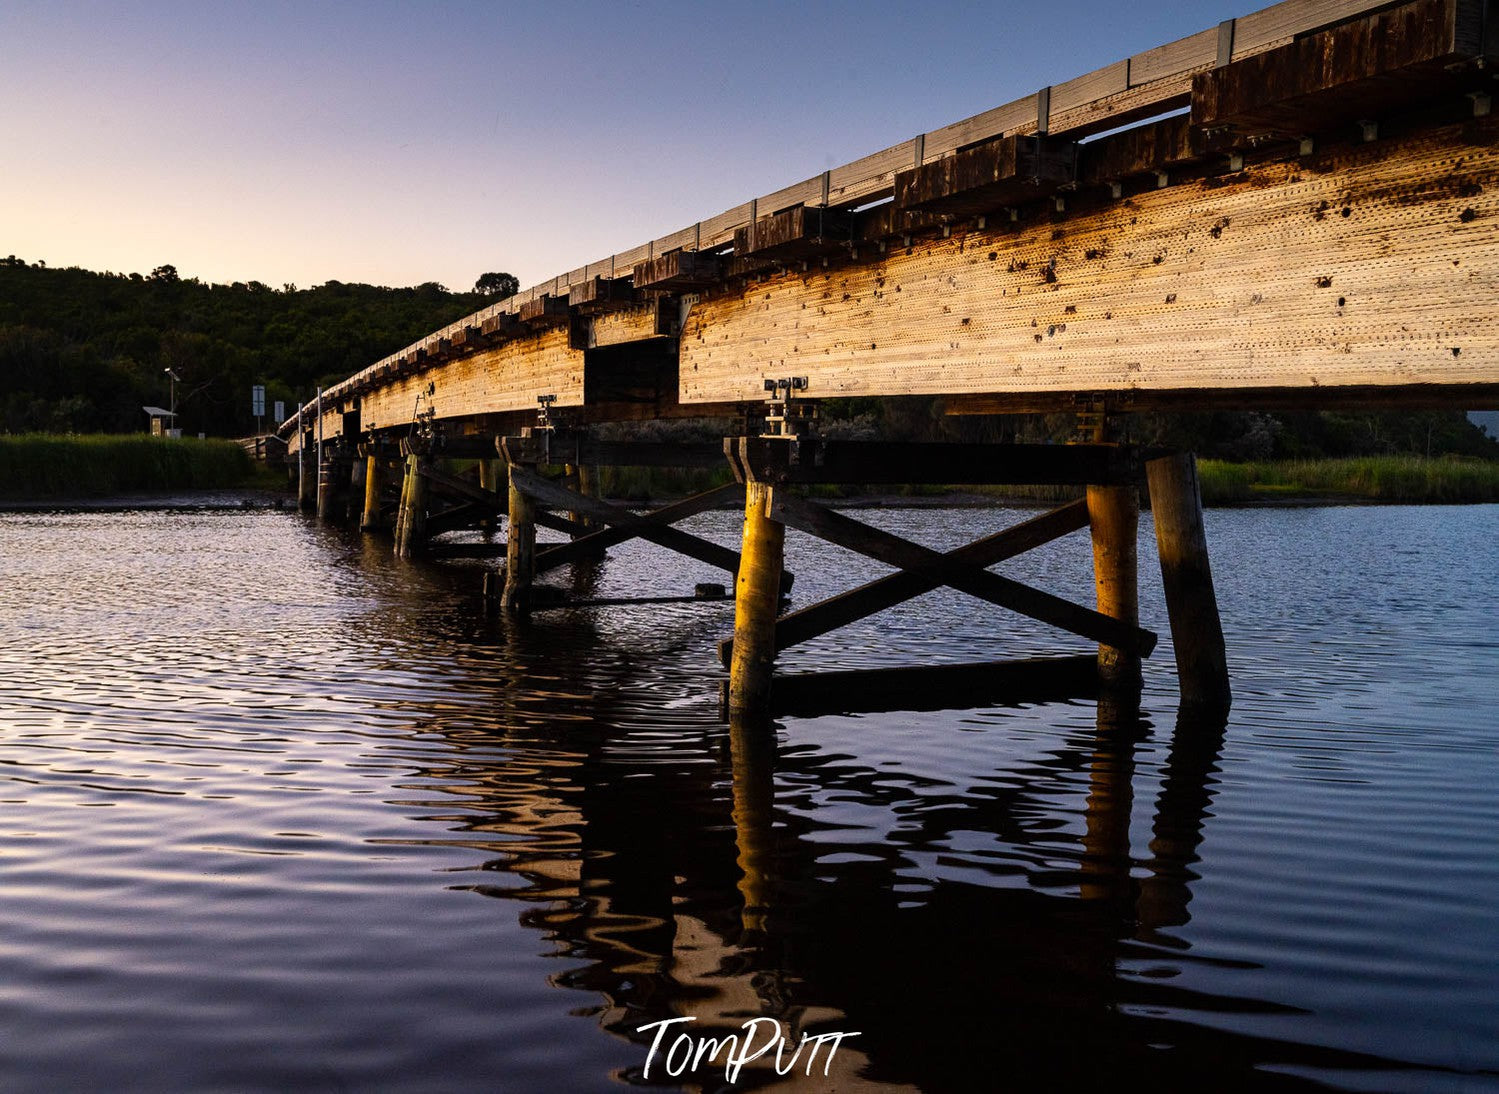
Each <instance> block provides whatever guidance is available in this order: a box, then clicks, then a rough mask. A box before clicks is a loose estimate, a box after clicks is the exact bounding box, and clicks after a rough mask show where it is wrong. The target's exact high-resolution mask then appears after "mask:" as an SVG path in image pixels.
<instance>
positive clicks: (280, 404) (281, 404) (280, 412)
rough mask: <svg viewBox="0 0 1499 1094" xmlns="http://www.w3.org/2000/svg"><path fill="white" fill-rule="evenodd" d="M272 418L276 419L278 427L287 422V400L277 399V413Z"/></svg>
mask: <svg viewBox="0 0 1499 1094" xmlns="http://www.w3.org/2000/svg"><path fill="white" fill-rule="evenodd" d="M272 417H274V418H275V419H276V424H277V425H280V424H281V423H282V422H284V421H286V400H285V399H277V400H276V413H275V414H274V415H272Z"/></svg>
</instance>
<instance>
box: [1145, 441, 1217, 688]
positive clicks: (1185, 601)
mask: <svg viewBox="0 0 1499 1094" xmlns="http://www.w3.org/2000/svg"><path fill="white" fill-rule="evenodd" d="M1145 474H1146V478H1147V481H1148V483H1149V486H1150V507H1151V510H1152V512H1153V513H1154V516H1155V536H1156V548H1157V550H1158V552H1159V553H1160V556H1161V582H1162V584H1163V585H1164V587H1165V592H1166V613H1167V615H1168V616H1169V617H1170V620H1171V642H1172V645H1173V646H1174V647H1175V648H1176V670H1177V676H1178V677H1179V680H1180V686H1181V699H1182V707H1183V708H1184V709H1185V708H1192V709H1194V710H1200V711H1227V710H1228V708H1229V704H1230V702H1231V701H1232V697H1231V694H1230V690H1229V683H1228V655H1227V651H1226V650H1225V648H1224V643H1223V624H1222V623H1221V621H1220V620H1219V618H1218V598H1217V596H1216V594H1215V593H1214V591H1213V573H1212V570H1211V568H1210V567H1209V565H1208V544H1207V534H1206V532H1205V531H1204V529H1203V523H1202V494H1201V492H1200V490H1199V489H1198V485H1197V460H1196V458H1195V457H1194V456H1193V455H1192V454H1191V453H1190V452H1187V453H1179V454H1176V455H1172V456H1163V457H1161V458H1159V459H1154V460H1151V461H1150V462H1149V463H1147V464H1146V465H1145Z"/></svg>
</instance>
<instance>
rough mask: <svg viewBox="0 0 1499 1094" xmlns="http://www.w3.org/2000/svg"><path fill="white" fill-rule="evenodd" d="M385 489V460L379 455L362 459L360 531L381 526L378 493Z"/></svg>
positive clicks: (370, 530) (372, 529)
mask: <svg viewBox="0 0 1499 1094" xmlns="http://www.w3.org/2000/svg"><path fill="white" fill-rule="evenodd" d="M384 489H385V461H384V460H382V459H381V458H380V457H379V456H366V457H365V459H364V513H363V515H362V516H360V518H359V528H360V531H364V532H373V531H376V530H377V529H379V528H380V527H381V522H380V494H381V492H382V491H383V490H384Z"/></svg>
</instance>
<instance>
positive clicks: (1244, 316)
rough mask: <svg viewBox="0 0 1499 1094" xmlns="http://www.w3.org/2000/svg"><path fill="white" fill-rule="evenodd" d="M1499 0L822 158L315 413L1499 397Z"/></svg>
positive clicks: (352, 386) (604, 412) (374, 416)
mask: <svg viewBox="0 0 1499 1094" xmlns="http://www.w3.org/2000/svg"><path fill="white" fill-rule="evenodd" d="M1287 6H1288V5H1281V7H1287ZM1303 6H1304V7H1305V6H1307V5H1303ZM1342 6H1344V7H1348V6H1349V5H1347V4H1345V5H1342ZM1494 7H1495V5H1493V4H1490V3H1486V2H1475V0H1417V2H1415V3H1408V4H1404V5H1397V6H1393V7H1385V8H1382V9H1380V10H1378V11H1376V12H1375V13H1374V14H1373V15H1368V14H1364V15H1363V17H1361V18H1356V19H1352V20H1351V21H1349V22H1346V23H1342V24H1338V25H1335V26H1332V27H1329V28H1326V29H1319V30H1317V31H1316V32H1314V33H1307V34H1302V35H1300V36H1298V37H1296V38H1294V39H1293V40H1292V41H1289V42H1287V43H1286V44H1284V45H1282V46H1280V47H1278V48H1275V49H1269V50H1267V51H1265V52H1260V53H1257V54H1255V55H1253V56H1248V57H1246V58H1245V59H1243V60H1235V61H1233V62H1232V63H1228V64H1221V63H1220V64H1218V65H1216V66H1211V65H1207V66H1202V68H1201V69H1200V70H1193V71H1192V72H1191V73H1190V74H1189V77H1188V82H1186V83H1184V84H1182V85H1181V87H1182V89H1183V90H1182V91H1181V93H1179V94H1172V95H1168V94H1165V93H1164V92H1162V93H1161V94H1158V95H1155V96H1154V97H1149V96H1147V97H1145V98H1144V99H1143V100H1141V103H1142V104H1143V105H1135V106H1128V104H1126V106H1125V107H1119V108H1117V109H1116V108H1115V107H1114V106H1108V104H1109V103H1110V102H1113V100H1108V99H1101V100H1099V101H1098V103H1094V104H1092V106H1091V107H1090V109H1092V110H1093V113H1092V114H1091V115H1089V114H1088V111H1082V115H1083V116H1084V117H1083V120H1081V121H1078V120H1074V121H1073V122H1069V123H1068V125H1069V126H1070V128H1069V129H1067V130H1066V131H1059V130H1058V129H1057V128H1056V127H1053V128H1052V129H1051V130H1050V131H1047V127H1046V118H1047V115H1046V114H1045V113H1044V107H1038V108H1037V109H1038V110H1041V111H1042V112H1041V113H1040V114H1038V115H1037V120H1036V122H1034V123H1032V124H1031V125H1029V127H1028V128H1027V127H1026V126H1021V127H1020V128H1019V130H1017V131H1015V132H1007V131H1004V132H1001V133H1000V134H998V135H989V136H985V137H983V138H982V139H979V140H977V141H976V142H975V143H973V144H971V145H966V146H960V147H957V148H955V149H954V150H953V151H952V152H950V153H944V154H942V155H940V156H937V157H935V158H923V153H922V145H921V142H920V141H918V142H916V148H917V150H916V156H915V161H914V164H913V165H912V166H908V167H906V168H905V169H900V166H899V165H895V166H894V167H893V168H892V169H891V170H890V171H889V172H888V178H887V179H886V182H885V184H884V188H883V189H882V190H879V191H874V192H872V193H873V196H872V197H871V196H870V195H869V194H866V195H864V197H865V200H866V203H865V204H863V205H855V206H852V207H850V206H847V205H845V206H843V207H839V206H838V205H837V204H836V202H830V194H832V193H833V191H831V190H830V189H829V187H828V177H827V176H825V177H824V187H823V202H822V203H821V204H817V205H812V204H808V203H806V202H797V203H792V204H790V205H788V206H787V207H785V208H776V209H772V210H769V215H764V216H762V215H758V210H755V209H754V204H755V203H751V215H750V217H749V219H748V220H747V221H746V222H745V223H744V224H743V225H742V226H741V227H739V228H738V229H736V230H735V231H733V233H732V237H728V236H725V239H726V240H727V242H719V243H717V244H714V245H712V246H708V245H703V246H699V247H696V248H695V249H692V241H688V242H687V243H686V244H685V245H684V246H683V247H681V248H679V249H676V250H672V251H668V252H666V253H658V252H657V251H656V249H655V247H654V246H653V247H652V248H651V252H650V255H649V257H643V260H642V261H640V262H639V263H637V264H636V265H634V266H633V268H631V269H627V270H613V269H612V267H613V266H614V263H613V262H612V261H611V276H603V275H592V276H589V277H587V278H585V279H582V280H574V281H570V283H569V284H568V285H567V286H565V287H564V286H561V285H560V283H559V284H558V285H555V286H553V290H554V291H551V292H546V293H538V292H536V291H535V290H532V291H530V292H528V293H527V294H523V295H525V297H526V299H524V300H523V301H522V302H520V303H518V304H515V305H514V306H513V310H505V309H499V310H496V309H491V310H490V311H489V312H484V313H480V314H479V315H476V316H473V317H471V318H470V320H466V321H464V322H463V323H461V324H457V325H455V326H454V327H453V328H449V329H448V330H446V331H444V332H440V334H441V336H440V337H439V336H434V337H432V338H429V339H427V340H425V341H424V342H423V343H421V344H419V345H418V346H415V347H412V348H411V349H409V350H407V351H403V353H401V354H399V355H395V356H394V357H392V358H390V359H387V360H386V361H384V362H381V363H380V364H379V365H376V366H373V367H372V368H370V369H367V370H365V372H363V373H361V374H359V375H358V376H355V377H352V378H351V379H350V380H348V381H345V382H344V383H342V384H339V385H337V386H336V387H335V388H333V389H331V390H330V391H329V392H327V393H326V396H325V399H324V401H323V404H322V412H323V419H322V422H321V426H322V432H323V435H324V436H325V438H337V437H339V436H349V435H352V434H359V435H370V434H376V435H378V434H380V433H382V432H394V431H404V430H406V429H409V428H410V426H411V424H412V422H413V421H414V420H416V419H419V418H425V419H428V420H435V421H439V422H445V423H449V427H448V428H449V431H450V432H453V433H463V432H484V433H489V434H491V435H493V434H495V433H504V432H514V430H515V429H516V428H517V427H518V426H519V425H521V424H523V423H524V422H526V421H529V420H530V419H531V417H532V415H534V414H535V412H536V409H537V402H538V399H540V398H541V397H544V396H550V397H554V399H553V401H552V407H553V408H554V409H555V410H562V411H566V415H565V417H566V420H567V421H568V422H569V423H571V424H586V423H589V422H598V421H628V420H635V419H652V418H666V417H677V416H708V415H716V414H724V413H731V412H735V411H736V410H739V409H741V408H744V407H747V406H749V405H751V404H755V403H758V402H759V401H760V400H761V399H763V397H764V393H763V381H764V380H766V379H770V378H784V377H789V376H797V377H806V378H807V389H806V395H807V397H810V398H834V397H843V396H882V397H901V396H944V397H946V407H947V409H948V410H949V411H950V412H956V413H975V414H982V413H1007V412H1023V411H1053V410H1067V409H1073V408H1076V407H1077V406H1079V405H1080V404H1088V405H1090V406H1093V407H1097V406H1099V405H1104V406H1107V407H1108V408H1110V409H1113V410H1119V411H1127V410H1130V409H1142V410H1143V409H1160V408H1180V409H1196V408H1220V407H1245V408H1268V407H1300V408H1333V407H1346V406H1377V405H1404V406H1415V405H1422V406H1481V405H1485V404H1495V403H1499V319H1496V316H1495V313H1494V306H1493V304H1494V301H1495V299H1496V298H1499V147H1496V139H1495V138H1496V135H1499V120H1496V119H1495V117H1493V116H1492V115H1491V114H1490V105H1491V104H1490V91H1491V90H1492V85H1493V76H1492V72H1493V68H1492V66H1491V65H1490V64H1489V63H1488V60H1489V57H1490V56H1492V55H1493V54H1494V53H1495V52H1496V50H1495V49H1494V48H1493V42H1492V39H1494V38H1495V35H1496V26H1495V24H1499V15H1496V13H1495V12H1494V11H1492V10H1491V9H1493V8H1494ZM1276 10H1279V9H1272V11H1276ZM1229 40H1230V41H1229V46H1228V47H1224V46H1223V45H1222V41H1221V39H1220V57H1221V56H1233V57H1237V56H1238V54H1237V53H1234V52H1233V49H1232V34H1231V33H1230V35H1229ZM1184 41H1185V40H1184ZM1225 49H1226V52H1225ZM1101 71H1104V70H1101ZM1129 71H1130V69H1129V66H1127V65H1126V66H1125V72H1126V73H1128V72H1129ZM1128 79H1129V77H1128V76H1126V81H1128ZM1150 86H1153V85H1143V86H1142V89H1141V90H1148V89H1149V87H1150ZM1173 86H1175V85H1173ZM1166 90H1167V91H1169V90H1170V88H1167V89H1166ZM1130 94H1131V95H1134V94H1137V93H1136V92H1133V91H1132V92H1130ZM1115 98H1116V99H1118V97H1117V96H1116V97H1115ZM1120 101H1124V100H1120ZM1129 102H1134V100H1133V99H1131V100H1129ZM1100 103H1102V104H1104V106H1100V105H1099V104H1100ZM1105 106H1108V109H1105V108H1104V107H1105ZM1183 106H1190V113H1188V114H1183V113H1176V114H1166V115H1165V116H1158V117H1156V118H1155V119H1153V120H1152V119H1149V118H1146V119H1144V120H1142V119H1141V117H1140V115H1141V114H1142V113H1146V112H1154V113H1157V114H1159V113H1160V112H1161V111H1162V110H1164V109H1179V108H1180V107H1183ZM1094 108H1096V109H1094ZM1078 113H1079V112H1078V111H1074V112H1073V114H1074V115H1076V114H1078ZM1089 118H1091V121H1089V120H1088V119H1089ZM1126 123H1128V124H1129V125H1130V127H1129V128H1125V129H1122V130H1120V131H1117V132H1112V133H1105V134H1104V135H1099V136H1095V135H1094V134H1095V132H1096V130H1098V129H1102V128H1104V127H1105V125H1106V124H1113V125H1116V126H1117V125H1121V124H1126ZM835 174H836V173H835ZM834 196H836V195H834ZM706 227H707V225H698V226H697V232H696V236H697V237H698V242H701V237H702V236H703V231H704V229H705V228H706ZM592 269H593V267H588V268H587V270H592ZM615 272H617V273H619V274H620V275H621V276H617V277H616V276H612V273H615ZM559 282H560V279H559ZM507 307H508V306H507ZM309 409H310V408H309ZM302 425H303V430H302V437H301V438H300V440H303V441H305V440H308V439H310V438H311V437H312V436H313V435H314V428H313V426H314V420H313V418H312V416H311V415H310V414H304V416H303V419H302ZM294 429H295V427H294V426H289V427H288V429H287V432H288V433H294ZM290 443H291V446H292V448H293V450H295V448H296V446H297V444H298V443H299V438H298V437H296V436H295V435H293V436H292V437H291V438H290Z"/></svg>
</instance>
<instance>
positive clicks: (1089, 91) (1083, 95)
mask: <svg viewBox="0 0 1499 1094" xmlns="http://www.w3.org/2000/svg"><path fill="white" fill-rule="evenodd" d="M1128 90H1129V62H1128V61H1116V62H1115V63H1114V64H1112V65H1106V66H1104V67H1103V68H1100V69H1095V70H1094V71H1092V72H1089V73H1087V74H1086V75H1083V76H1078V77H1077V78H1075V79H1072V80H1067V81H1064V82H1063V83H1060V84H1055V85H1054V86H1053V87H1052V89H1051V113H1052V115H1053V116H1057V115H1063V114H1066V113H1067V112H1068V111H1070V110H1076V109H1077V108H1078V107H1080V106H1083V105H1085V104H1087V103H1091V102H1094V101H1096V100H1098V99H1104V98H1107V97H1108V96H1110V95H1118V94H1120V93H1121V92H1124V91H1128Z"/></svg>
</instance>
